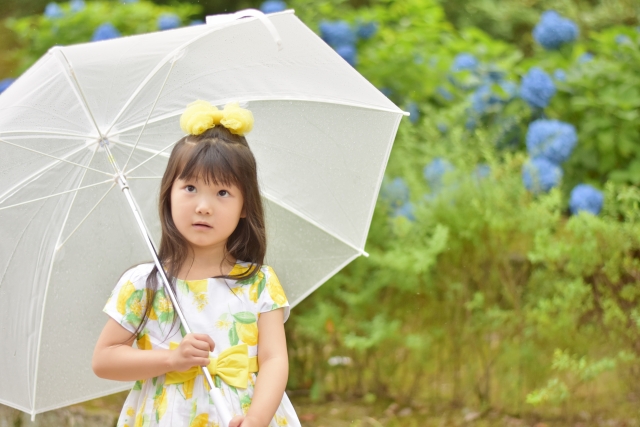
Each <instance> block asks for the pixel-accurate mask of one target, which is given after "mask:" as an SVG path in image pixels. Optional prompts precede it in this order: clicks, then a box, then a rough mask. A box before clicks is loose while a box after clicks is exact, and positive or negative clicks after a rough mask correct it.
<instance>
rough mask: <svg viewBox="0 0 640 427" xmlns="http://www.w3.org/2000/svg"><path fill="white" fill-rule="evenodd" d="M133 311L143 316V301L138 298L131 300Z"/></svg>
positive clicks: (137, 315) (136, 314)
mask: <svg viewBox="0 0 640 427" xmlns="http://www.w3.org/2000/svg"><path fill="white" fill-rule="evenodd" d="M130 307H131V312H132V313H133V314H135V316H136V317H142V312H143V311H144V306H143V305H142V301H141V300H139V299H137V300H135V301H132V302H131V306H130Z"/></svg>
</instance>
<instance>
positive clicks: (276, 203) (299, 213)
mask: <svg viewBox="0 0 640 427" xmlns="http://www.w3.org/2000/svg"><path fill="white" fill-rule="evenodd" d="M262 196H263V197H264V198H265V199H267V200H269V201H270V202H272V203H274V204H275V205H277V206H279V207H281V208H282V209H285V210H287V211H289V212H291V213H292V214H294V215H296V216H298V217H299V218H301V219H303V220H305V221H307V222H308V223H309V224H311V225H313V226H315V227H316V228H318V229H319V230H321V231H324V232H325V233H327V234H328V235H329V236H331V237H333V238H334V239H336V240H338V241H340V242H342V243H344V244H345V245H347V246H349V247H350V248H351V249H353V250H355V251H357V252H358V254H359V255H364V254H367V253H366V252H365V251H364V249H360V248H358V247H357V246H356V245H354V244H353V243H350V242H347V241H346V240H344V239H343V238H342V237H340V236H338V235H337V234H335V233H334V232H333V231H330V230H327V229H326V228H324V227H323V226H322V225H321V224H320V223H318V222H317V221H316V220H314V219H311V218H309V217H308V216H307V215H305V214H303V213H302V212H299V211H298V210H296V209H295V208H294V207H292V206H289V205H288V204H286V203H282V202H279V201H277V200H276V199H275V198H273V197H272V196H270V195H268V194H267V193H263V194H262ZM367 255H368V254H367Z"/></svg>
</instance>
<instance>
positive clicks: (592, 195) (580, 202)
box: [569, 184, 604, 215]
mask: <svg viewBox="0 0 640 427" xmlns="http://www.w3.org/2000/svg"><path fill="white" fill-rule="evenodd" d="M603 203H604V196H603V195H602V192H600V191H598V190H597V189H595V188H593V187H592V186H590V185H588V184H579V185H576V186H575V187H574V188H573V190H571V196H570V197H569V209H571V213H572V214H574V215H577V214H578V213H579V212H580V211H587V212H589V213H592V214H594V215H598V214H599V213H600V211H601V210H602V204H603Z"/></svg>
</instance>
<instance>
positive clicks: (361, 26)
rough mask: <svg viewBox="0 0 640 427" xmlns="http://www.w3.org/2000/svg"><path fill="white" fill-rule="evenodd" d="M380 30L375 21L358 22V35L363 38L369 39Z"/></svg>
mask: <svg viewBox="0 0 640 427" xmlns="http://www.w3.org/2000/svg"><path fill="white" fill-rule="evenodd" d="M377 32H378V24H377V23H375V22H358V23H357V24H356V35H357V36H358V38H360V39H362V40H369V39H370V38H371V37H373V36H374V35H375V34H376V33H377Z"/></svg>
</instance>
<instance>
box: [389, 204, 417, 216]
mask: <svg viewBox="0 0 640 427" xmlns="http://www.w3.org/2000/svg"><path fill="white" fill-rule="evenodd" d="M414 212H415V207H414V206H413V203H411V202H406V203H405V204H404V205H402V206H400V207H399V208H397V209H395V210H394V211H393V216H403V217H405V218H407V219H408V220H409V221H415V220H416V216H415V213H414Z"/></svg>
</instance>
